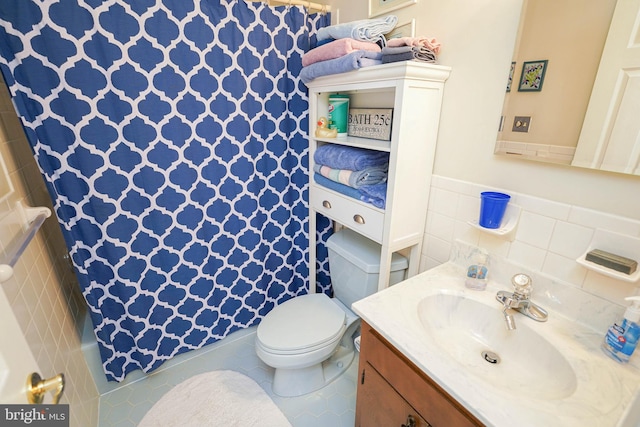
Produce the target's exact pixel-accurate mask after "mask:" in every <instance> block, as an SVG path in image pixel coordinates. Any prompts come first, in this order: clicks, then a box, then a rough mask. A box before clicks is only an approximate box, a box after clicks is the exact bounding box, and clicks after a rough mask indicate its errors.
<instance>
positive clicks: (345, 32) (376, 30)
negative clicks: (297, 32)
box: [316, 15, 398, 46]
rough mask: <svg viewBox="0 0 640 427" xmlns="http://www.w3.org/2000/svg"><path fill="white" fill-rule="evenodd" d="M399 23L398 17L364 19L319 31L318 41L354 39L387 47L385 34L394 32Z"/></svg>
mask: <svg viewBox="0 0 640 427" xmlns="http://www.w3.org/2000/svg"><path fill="white" fill-rule="evenodd" d="M397 23H398V17H397V16H395V15H389V16H387V17H385V18H376V19H362V20H359V21H352V22H345V23H344V24H337V25H330V26H328V27H323V28H320V29H319V30H318V33H317V35H316V38H317V40H318V41H321V40H324V39H328V38H333V39H344V38H352V39H356V40H362V41H367V42H373V43H380V45H381V46H385V43H386V39H385V37H384V35H385V34H387V33H389V32H390V31H391V30H393V29H394V28H395V26H396V24H397Z"/></svg>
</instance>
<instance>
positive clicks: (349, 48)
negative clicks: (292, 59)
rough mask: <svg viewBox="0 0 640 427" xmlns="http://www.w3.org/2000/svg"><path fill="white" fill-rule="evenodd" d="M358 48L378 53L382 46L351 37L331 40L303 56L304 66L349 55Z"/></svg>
mask: <svg viewBox="0 0 640 427" xmlns="http://www.w3.org/2000/svg"><path fill="white" fill-rule="evenodd" d="M357 50H366V51H369V52H375V53H378V52H380V51H381V48H380V46H378V45H377V44H375V43H372V42H364V41H360V40H355V39H351V38H344V39H339V40H333V41H330V42H329V43H327V44H323V45H321V46H318V47H316V48H315V49H311V50H310V51H309V52H307V53H305V54H304V55H303V56H302V66H303V67H307V66H309V65H311V64H315V63H316V62H320V61H328V60H331V59H337V58H340V57H342V56H345V55H348V54H350V53H352V52H355V51H357Z"/></svg>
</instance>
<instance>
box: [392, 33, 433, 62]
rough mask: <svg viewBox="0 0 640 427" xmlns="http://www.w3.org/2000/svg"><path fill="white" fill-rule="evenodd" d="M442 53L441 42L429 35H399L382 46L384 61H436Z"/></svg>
mask: <svg viewBox="0 0 640 427" xmlns="http://www.w3.org/2000/svg"><path fill="white" fill-rule="evenodd" d="M438 53H440V43H438V42H437V41H436V39H433V38H427V37H399V38H395V39H390V40H388V41H387V45H386V46H385V47H384V48H382V63H383V64H387V63H389V62H398V61H412V60H416V61H421V62H429V63H435V62H436V56H437V55H438Z"/></svg>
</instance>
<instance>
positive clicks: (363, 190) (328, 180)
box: [313, 144, 389, 209]
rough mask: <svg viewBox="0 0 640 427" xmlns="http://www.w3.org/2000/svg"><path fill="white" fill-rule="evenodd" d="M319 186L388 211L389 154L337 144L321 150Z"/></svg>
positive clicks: (317, 172)
mask: <svg viewBox="0 0 640 427" xmlns="http://www.w3.org/2000/svg"><path fill="white" fill-rule="evenodd" d="M313 160H314V162H315V165H314V167H313V170H314V175H313V177H314V180H315V182H316V183H317V184H319V185H322V186H323V187H326V188H329V189H331V190H334V191H337V192H338V193H340V194H344V195H345V196H349V197H353V198H355V199H358V200H362V201H364V202H367V203H370V204H372V205H374V206H375V207H378V208H381V209H384V208H385V205H386V201H387V177H388V170H389V153H387V152H383V151H375V150H366V149H364V148H355V147H348V146H342V145H337V144H325V145H321V146H319V147H318V149H317V150H316V151H315V154H314V156H313Z"/></svg>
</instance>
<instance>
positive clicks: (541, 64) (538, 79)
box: [518, 59, 549, 92]
mask: <svg viewBox="0 0 640 427" xmlns="http://www.w3.org/2000/svg"><path fill="white" fill-rule="evenodd" d="M548 62H549V61H548V60H546V59H544V60H540V61H529V62H525V63H524V64H522V75H521V76H520V85H519V86H518V92H540V91H541V90H542V83H543V82H544V74H545V73H546V71H547V63H548Z"/></svg>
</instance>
